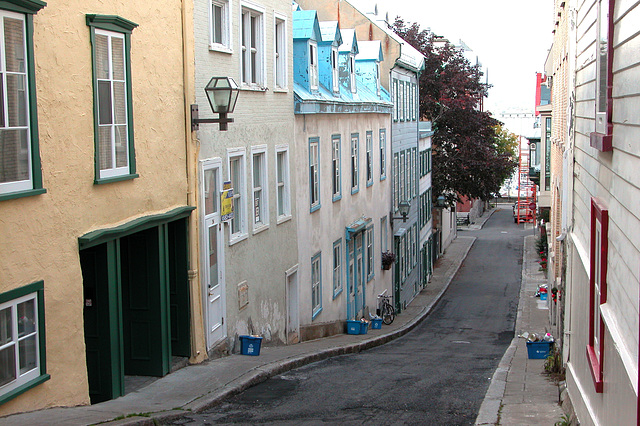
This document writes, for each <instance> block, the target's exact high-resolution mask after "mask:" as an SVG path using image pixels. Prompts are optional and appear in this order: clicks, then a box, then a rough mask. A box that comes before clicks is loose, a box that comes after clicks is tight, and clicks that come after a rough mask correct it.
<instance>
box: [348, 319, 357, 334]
mask: <svg viewBox="0 0 640 426" xmlns="http://www.w3.org/2000/svg"><path fill="white" fill-rule="evenodd" d="M347 334H360V321H353V320H347Z"/></svg>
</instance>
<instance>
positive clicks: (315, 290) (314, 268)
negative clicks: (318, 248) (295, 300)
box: [311, 253, 322, 319]
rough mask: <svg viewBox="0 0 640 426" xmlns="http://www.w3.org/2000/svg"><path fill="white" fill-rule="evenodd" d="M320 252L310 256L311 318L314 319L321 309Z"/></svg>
mask: <svg viewBox="0 0 640 426" xmlns="http://www.w3.org/2000/svg"><path fill="white" fill-rule="evenodd" d="M320 256H321V253H317V254H315V255H314V256H313V257H312V258H311V315H312V316H311V318H312V319H315V317H317V316H318V314H319V313H320V312H321V311H322V271H321V270H320V265H321V263H320V260H321V257H320Z"/></svg>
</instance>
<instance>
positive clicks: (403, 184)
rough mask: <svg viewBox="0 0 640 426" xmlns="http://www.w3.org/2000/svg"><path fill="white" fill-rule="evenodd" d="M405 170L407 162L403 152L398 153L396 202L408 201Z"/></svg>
mask: <svg viewBox="0 0 640 426" xmlns="http://www.w3.org/2000/svg"><path fill="white" fill-rule="evenodd" d="M406 170H407V162H406V155H405V151H400V178H399V179H400V185H399V186H400V190H399V191H400V199H399V200H398V201H408V198H407V193H406V178H405V176H406Z"/></svg>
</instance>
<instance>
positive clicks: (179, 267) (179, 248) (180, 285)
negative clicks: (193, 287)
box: [169, 219, 191, 357]
mask: <svg viewBox="0 0 640 426" xmlns="http://www.w3.org/2000/svg"><path fill="white" fill-rule="evenodd" d="M187 247H188V246H187V219H181V220H176V221H174V222H171V223H169V314H170V316H171V355H173V356H183V357H188V356H191V338H190V332H191V330H190V312H191V309H190V303H189V278H188V276H187V271H188V269H189V266H188V251H187Z"/></svg>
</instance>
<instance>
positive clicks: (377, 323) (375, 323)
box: [371, 318, 382, 330]
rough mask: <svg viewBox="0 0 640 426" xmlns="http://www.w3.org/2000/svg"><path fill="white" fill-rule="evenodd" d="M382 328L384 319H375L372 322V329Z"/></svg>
mask: <svg viewBox="0 0 640 426" xmlns="http://www.w3.org/2000/svg"><path fill="white" fill-rule="evenodd" d="M381 328H382V318H374V319H372V320H371V329H372V330H380V329H381Z"/></svg>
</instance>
